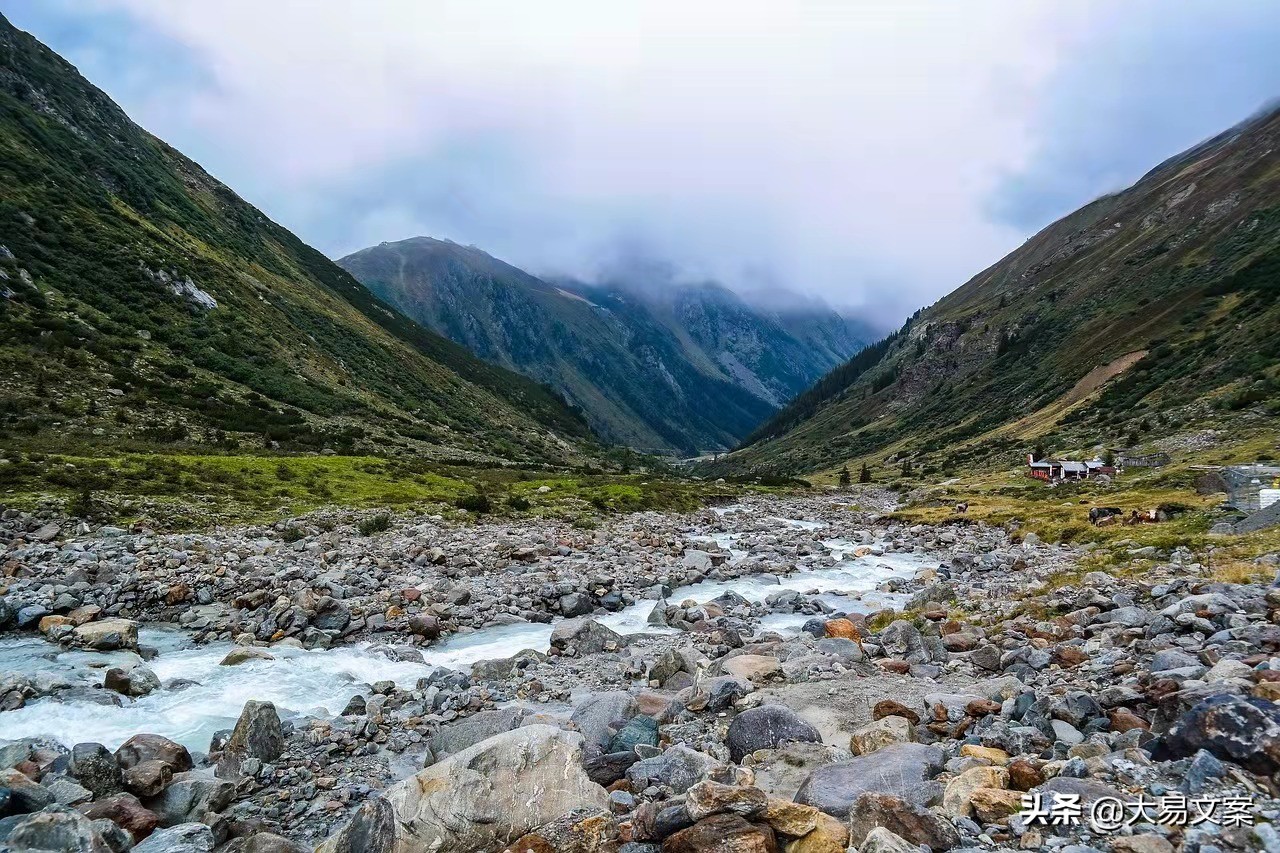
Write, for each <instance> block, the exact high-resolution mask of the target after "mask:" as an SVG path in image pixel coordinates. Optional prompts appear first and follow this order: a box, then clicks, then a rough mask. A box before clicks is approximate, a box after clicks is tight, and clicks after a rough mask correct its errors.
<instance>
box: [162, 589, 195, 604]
mask: <svg viewBox="0 0 1280 853" xmlns="http://www.w3.org/2000/svg"><path fill="white" fill-rule="evenodd" d="M190 597H191V587H189V586H187V585H186V584H185V583H175V584H174V585H173V586H171V587H169V590H168V592H166V593H165V594H164V603H165V604H167V605H169V606H170V607H172V606H173V605H175V604H180V603H182V602H184V601H186V600H187V599H188V598H190Z"/></svg>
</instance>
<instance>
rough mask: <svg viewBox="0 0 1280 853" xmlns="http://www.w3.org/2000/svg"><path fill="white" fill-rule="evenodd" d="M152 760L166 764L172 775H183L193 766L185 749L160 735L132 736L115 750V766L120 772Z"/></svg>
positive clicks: (189, 754)
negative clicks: (117, 766) (118, 766)
mask: <svg viewBox="0 0 1280 853" xmlns="http://www.w3.org/2000/svg"><path fill="white" fill-rule="evenodd" d="M153 758H154V759H157V760H159V761H163V762H164V763H165V764H168V765H169V766H170V767H171V768H172V769H173V772H174V773H185V772H186V771H188V770H190V769H191V768H192V766H193V765H192V763H191V753H189V752H187V748H186V747H185V746H183V745H182V744H180V743H176V742H174V741H171V740H169V739H168V738H167V737H164V736H162V735H151V734H140V735H134V736H133V737H131V738H129V739H128V740H127V741H125V742H124V743H122V744H120V748H119V749H117V750H116V764H119V765H120V768H121V769H122V770H128V769H129V768H130V767H133V766H135V765H137V764H141V763H142V762H144V761H149V760H150V759H153Z"/></svg>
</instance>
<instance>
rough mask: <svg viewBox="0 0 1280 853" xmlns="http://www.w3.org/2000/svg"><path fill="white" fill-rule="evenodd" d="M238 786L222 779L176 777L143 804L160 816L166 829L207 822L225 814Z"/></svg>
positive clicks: (185, 774)
mask: <svg viewBox="0 0 1280 853" xmlns="http://www.w3.org/2000/svg"><path fill="white" fill-rule="evenodd" d="M235 793H236V786H235V785H234V784H232V783H231V782H227V781H224V780H222V779H210V778H207V777H203V776H199V775H196V774H194V773H191V772H188V773H181V774H177V775H175V776H174V779H173V781H172V782H170V783H169V786H168V787H167V788H165V789H164V791H163V792H162V793H161V794H160V795H159V796H156V797H150V798H148V799H147V800H146V802H144V803H143V805H145V806H146V807H147V808H148V809H150V810H151V811H153V812H155V813H156V816H157V817H158V818H159V819H160V825H161V826H163V827H173V826H178V825H179V824H183V823H194V822H199V821H203V820H205V819H206V818H208V817H209V816H210V815H213V814H216V813H218V812H221V811H222V810H223V809H225V808H226V807H227V806H228V805H230V804H231V800H232V798H233V797H235Z"/></svg>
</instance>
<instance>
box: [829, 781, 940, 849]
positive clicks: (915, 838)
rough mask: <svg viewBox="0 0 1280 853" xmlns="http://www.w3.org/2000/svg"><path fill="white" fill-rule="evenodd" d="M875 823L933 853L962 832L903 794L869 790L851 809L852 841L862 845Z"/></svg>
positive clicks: (855, 801) (859, 797)
mask: <svg viewBox="0 0 1280 853" xmlns="http://www.w3.org/2000/svg"><path fill="white" fill-rule="evenodd" d="M876 827H884V828H885V829H888V830H890V831H891V832H893V834H894V835H897V836H899V837H901V838H905V839H906V840H907V841H910V842H911V843H912V844H923V845H924V846H926V847H928V848H929V849H930V850H933V851H934V853H938V851H942V850H950V849H951V848H952V847H955V846H956V845H958V844H959V843H960V833H959V832H958V831H957V830H956V828H955V827H954V826H952V825H951V822H950V821H949V820H946V819H945V818H942V817H939V816H938V815H937V814H936V813H934V812H932V811H930V810H929V809H927V808H925V807H924V806H921V805H918V804H916V803H911V802H908V801H906V800H904V799H902V798H901V797H895V796H894V795H892V794H877V793H874V792H871V791H868V792H866V793H863V794H861V795H859V796H858V799H856V800H854V802H853V806H852V807H851V808H850V809H849V842H850V843H851V844H853V846H855V847H857V846H860V845H861V844H862V842H863V841H865V840H866V837H867V835H868V834H869V833H870V832H871V830H873V829H875V828H876Z"/></svg>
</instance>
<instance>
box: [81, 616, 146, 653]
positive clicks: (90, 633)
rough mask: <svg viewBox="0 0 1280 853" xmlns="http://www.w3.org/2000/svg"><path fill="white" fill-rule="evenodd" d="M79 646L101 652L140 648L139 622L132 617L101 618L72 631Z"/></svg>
mask: <svg viewBox="0 0 1280 853" xmlns="http://www.w3.org/2000/svg"><path fill="white" fill-rule="evenodd" d="M72 639H73V640H74V642H75V643H76V645H78V646H83V647H84V648H86V649H93V650H94V651H99V652H110V651H115V650H116V649H137V648H138V623H137V622H135V621H133V620H132V619H100V620H98V621H97V622H87V623H85V624H84V625H80V626H79V627H77V628H76V629H75V630H74V631H73V632H72Z"/></svg>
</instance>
